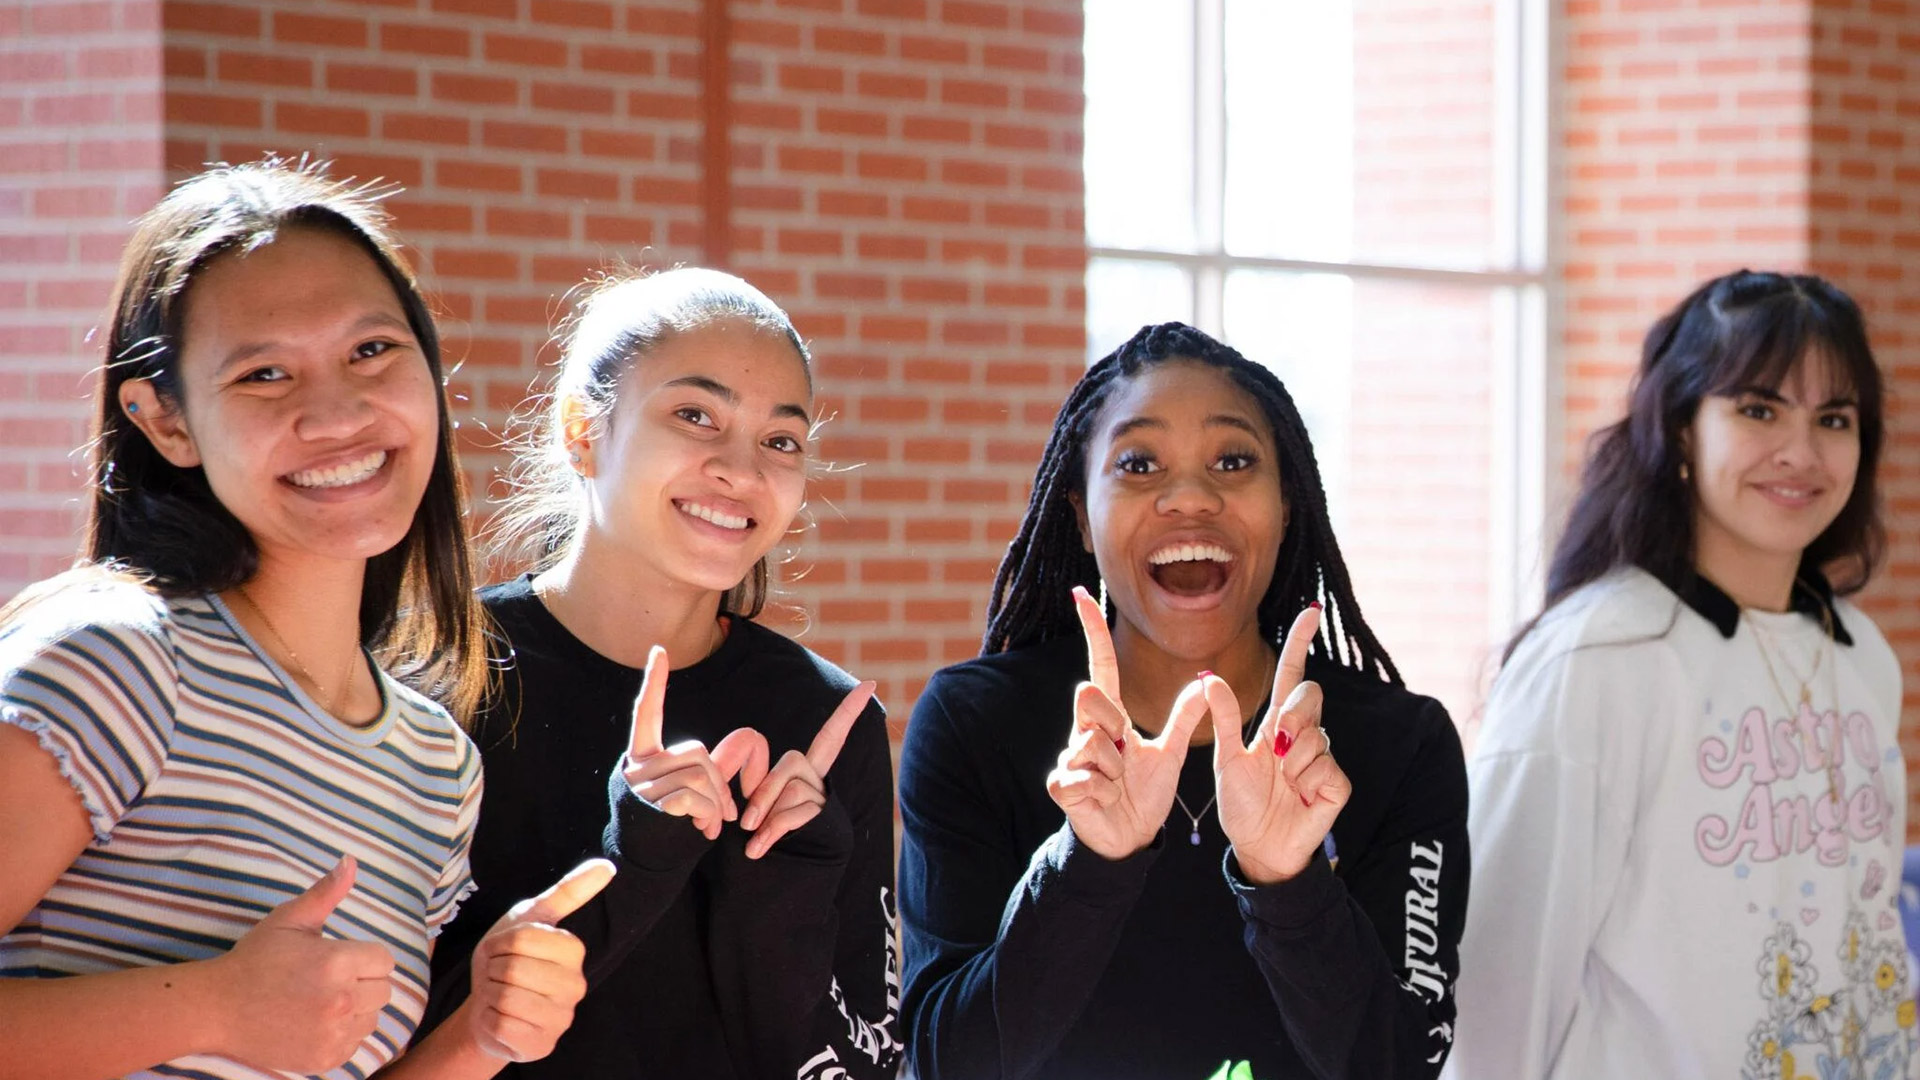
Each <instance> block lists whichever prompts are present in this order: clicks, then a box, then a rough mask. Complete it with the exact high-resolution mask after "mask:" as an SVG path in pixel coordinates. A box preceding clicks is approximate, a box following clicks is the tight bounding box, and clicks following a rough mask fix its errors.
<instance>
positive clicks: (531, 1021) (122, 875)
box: [0, 161, 611, 1078]
mask: <svg viewBox="0 0 1920 1080" xmlns="http://www.w3.org/2000/svg"><path fill="white" fill-rule="evenodd" d="M372 194H374V193H372V192H370V191H369V189H367V188H364V187H363V188H358V189H353V188H349V187H347V186H346V185H343V184H340V183H336V182H333V181H329V180H327V179H326V178H325V177H324V176H322V175H320V174H319V172H318V171H317V170H314V169H309V168H305V167H290V166H287V165H285V164H281V163H278V162H273V161H269V162H265V163H262V164H258V165H248V166H240V167H237V168H221V169H215V170H213V171H211V172H208V173H206V174H203V175H201V176H199V177H196V178H194V179H193V180H190V181H188V182H187V183H185V184H183V185H181V186H180V187H178V188H176V189H175V190H174V191H173V192H172V193H170V194H169V195H168V196H167V197H166V198H165V199H163V200H162V201H161V203H160V204H159V205H158V206H157V207H155V208H154V209H153V210H152V211H151V212H149V213H148V214H147V215H146V216H145V217H144V218H143V219H142V220H141V221H140V223H139V224H138V226H137V228H136V229H135V232H134V236H133V239H132V240H131V242H130V243H129V245H128V247H127V251H126V255H125V258H124V259H123V262H122V266H121V272H120V279H119V282H118V286H117V288H116V291H115V299H114V307H113V324H112V327H111V331H110V336H109V340H108V343H107V364H106V366H105V368H104V375H103V378H102V380H101V384H100V392H99V396H98V404H97V410H98V411H97V414H96V416H95V420H94V428H93V438H92V440H91V443H90V445H91V448H92V463H91V465H92V478H93V483H92V489H91V505H90V519H89V523H88V530H87V537H86V542H85V547H84V549H83V552H82V568H81V569H77V570H76V571H74V572H71V573H69V574H63V575H61V576H60V577H57V578H54V579H52V580H50V581H47V582H43V583H41V584H39V585H37V586H34V587H32V588H30V589H28V590H27V591H26V592H25V593H23V594H22V595H21V596H20V597H18V598H16V599H15V600H14V601H13V602H12V603H10V604H9V605H8V606H7V608H6V609H5V611H4V612H0V929H4V930H5V931H6V933H5V934H4V936H0V1047H4V1052H0V1076H32V1077H36V1078H46V1077H68V1076H71V1077H103V1076H118V1075H126V1074H131V1075H135V1076H141V1077H146V1076H191V1077H215V1078H232V1077H262V1076H267V1075H277V1071H279V1070H289V1071H295V1072H302V1073H314V1072H323V1071H324V1072H328V1073H329V1075H333V1076H341V1077H355V1078H359V1077H365V1076H368V1075H370V1074H372V1073H373V1072H375V1071H376V1070H379V1069H381V1068H382V1067H384V1066H387V1065H388V1064H389V1063H391V1062H394V1061H395V1059H397V1058H398V1057H399V1055H400V1054H401V1052H402V1050H403V1049H404V1048H405V1047H406V1046H407V1043H408V1041H409V1039H410V1038H411V1036H412V1033H413V1030H414V1027H415V1025H416V1023H417V1022H418V1018H419V1016H420V1013H421V1010H422V1007H423V1005H424V1002H425V998H426V982H427V972H428V958H429V955H430V952H431V949H432V939H433V937H434V934H435V933H436V932H437V931H438V929H439V928H440V927H441V926H442V925H443V924H445V923H446V922H447V921H448V920H449V919H451V918H452V917H453V913H454V910H455V908H456V906H457V905H458V903H459V901H460V899H461V897H462V896H463V895H464V894H465V893H466V892H467V891H468V890H469V889H470V888H471V887H472V886H471V884H470V882H469V880H468V876H469V875H468V870H467V847H468V843H469V839H470V836H471V834H472V829H473V822H474V818H475V816H476V813H477V809H478V803H479V797H480V768H479V759H478V755H477V754H476V753H475V752H474V748H473V745H472V744H471V743H470V742H469V741H468V739H467V737H466V736H465V735H464V734H463V733H462V731H461V730H460V728H459V727H458V726H457V725H456V724H455V722H454V721H453V719H452V718H451V717H450V716H449V715H448V713H447V712H446V711H445V710H444V709H442V708H441V707H440V706H438V705H436V704H435V703H434V702H433V701H432V700H430V698H429V697H427V696H425V694H423V693H421V692H418V691H416V690H415V689H410V688H409V687H408V686H407V685H405V684H403V682H401V681H400V680H398V679H396V678H394V677H393V676H391V675H389V674H387V673H386V672H385V671H383V670H382V669H381V668H380V667H379V666H377V665H376V664H375V663H374V662H373V657H374V656H381V657H383V658H387V659H393V658H396V657H397V658H402V659H403V660H404V665H405V666H404V670H399V669H396V670H399V673H400V675H401V676H402V677H403V678H405V679H406V680H407V682H410V683H412V684H413V685H414V686H415V687H419V688H420V689H422V690H426V691H432V692H442V693H445V694H446V695H447V696H448V697H449V698H450V699H451V700H453V701H454V703H455V707H456V710H457V711H458V710H460V709H461V708H462V707H463V706H465V705H467V702H466V701H464V700H463V699H464V698H470V697H471V696H472V695H473V693H474V692H475V691H477V689H478V687H479V685H480V683H481V679H482V669H481V668H480V666H479V665H480V663H481V655H482V654H481V652H480V636H479V633H478V630H477V627H478V621H477V620H478V613H477V610H476V608H475V606H474V604H473V602H472V600H471V599H470V596H471V593H470V584H471V578H470V573H469V566H468V554H467V545H466V537H465V534H464V531H463V528H462V524H461V513H462V507H461V499H462V493H461V487H460V481H459V472H458V470H457V468H456V465H455V461H454V457H453V445H452V440H451V427H450V424H449V422H448V417H447V407H446V402H445V399H444V396H443V395H442V393H441V381H442V372H441V366H440V358H439V347H438V342H437V339H436V337H435V333H434V327H433V323H432V320H431V318H430V317H429V315H428V313H427V310H426V306H425V304H424V303H423V302H422V300H421V297H420V293H419V292H418V289H417V287H416V286H415V284H414V282H413V280H412V277H411V275H410V274H409V273H408V271H407V270H406V269H405V268H404V264H403V263H402V262H401V261H400V260H399V258H398V256H397V253H396V249H395V247H394V243H393V240H392V238H391V237H390V235H389V234H388V232H387V229H386V220H385V216H384V215H383V214H381V213H380V212H379V211H378V210H377V209H376V206H375V203H374V201H373V198H371V197H370V196H371V195H372ZM610 872H611V867H610V866H608V865H607V864H605V863H599V864H595V865H593V866H590V867H585V868H582V870H581V871H580V872H579V873H577V874H575V875H572V876H570V877H569V879H568V880H567V881H564V882H563V883H562V884H561V885H559V886H556V888H555V889H554V890H551V891H550V892H549V894H547V895H543V896H541V897H538V898H536V899H535V900H534V901H530V902H529V903H527V904H524V905H521V906H520V907H519V908H516V909H515V910H514V912H512V913H509V914H508V915H507V916H506V917H504V918H503V919H502V920H501V921H500V923H499V924H497V925H496V926H495V927H494V928H493V931H492V932H491V933H490V934H489V935H487V937H486V938H485V939H484V940H482V941H481V942H480V944H479V946H478V948H477V950H476V955H475V969H476V970H477V971H485V972H487V973H488V974H489V976H490V977H489V978H486V979H482V980H477V982H479V984H480V988H479V989H477V991H476V995H475V998H474V1002H473V1004H472V1005H471V1006H470V1007H469V1009H468V1014H469V1015H468V1018H467V1021H466V1022H464V1023H461V1024H458V1025H454V1024H449V1025H446V1026H444V1027H443V1028H442V1029H441V1031H440V1032H438V1033H436V1035H435V1037H434V1038H433V1039H431V1040H428V1041H427V1042H425V1043H423V1045H422V1046H421V1047H419V1048H417V1050H416V1052H415V1053H414V1054H413V1055H410V1056H409V1058H408V1059H407V1060H406V1061H404V1062H402V1063H400V1064H398V1065H396V1066H395V1067H394V1068H393V1069H392V1070H390V1074H391V1075H395V1076H400V1075H436V1076H490V1075H492V1074H493V1073H494V1072H496V1071H498V1069H499V1068H500V1067H501V1066H502V1064H503V1063H504V1062H505V1061H506V1060H508V1059H513V1058H528V1057H535V1056H538V1055H540V1054H542V1053H544V1052H546V1050H547V1049H548V1048H550V1047H551V1045H552V1042H553V1040H554V1039H555V1038H556V1037H557V1036H558V1033H559V1032H560V1031H561V1030H564V1029H565V1027H566V1024H567V1023H568V1022H569V1021H570V1018H571V1013H572V1007H573V1004H574V1003H575V1002H576V1001H577V1000H578V999H579V997H580V994H581V993H583V992H584V982H583V980H582V978H581V975H580V958H581V955H582V951H581V948H580V945H579V943H578V941H577V940H575V939H573V938H572V937H571V935H568V934H566V933H564V932H562V931H559V930H557V929H554V928H552V927H551V926H549V925H546V924H549V923H552V922H554V921H557V920H558V919H559V918H560V917H561V916H562V915H564V914H566V913H567V911H569V910H570V909H571V908H572V907H574V906H578V904H580V903H582V902H584V900H585V899H586V898H587V897H588V896H590V895H591V894H592V893H593V892H595V891H597V889H598V888H599V886H600V885H603V884H604V883H605V881H606V879H607V877H608V876H609V875H610Z"/></svg>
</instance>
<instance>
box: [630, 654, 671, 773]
mask: <svg viewBox="0 0 1920 1080" xmlns="http://www.w3.org/2000/svg"><path fill="white" fill-rule="evenodd" d="M666 702H667V650H665V649H663V648H661V647H660V646H658V645H655V646H654V647H653V648H652V649H649V650H648V651H647V669H646V675H645V676H643V677H642V678H641V680H640V694H639V696H637V697H635V698H634V699H633V732H632V734H631V735H629V736H628V739H627V758H628V759H629V760H631V761H641V760H643V759H645V758H649V757H652V756H653V755H655V754H657V753H659V752H660V751H662V750H664V749H666V746H665V744H664V743H662V742H661V734H660V726H661V722H662V721H661V717H662V714H664V713H665V711H666Z"/></svg>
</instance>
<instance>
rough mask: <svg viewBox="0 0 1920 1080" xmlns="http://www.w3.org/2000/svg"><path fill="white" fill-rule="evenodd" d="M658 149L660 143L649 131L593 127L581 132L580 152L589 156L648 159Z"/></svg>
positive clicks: (636, 159) (634, 159)
mask: <svg viewBox="0 0 1920 1080" xmlns="http://www.w3.org/2000/svg"><path fill="white" fill-rule="evenodd" d="M657 149H658V143H657V142H656V141H655V139H654V137H653V135H652V134H651V133H648V132H638V131H599V130H595V129H592V128H585V129H582V130H581V132H580V152H581V153H582V154H585V155H587V156H588V157H610V158H626V159H629V160H632V161H646V160H650V159H652V157H653V156H654V154H655V152H656V150H657Z"/></svg>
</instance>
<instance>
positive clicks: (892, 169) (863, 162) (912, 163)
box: [855, 152, 930, 182]
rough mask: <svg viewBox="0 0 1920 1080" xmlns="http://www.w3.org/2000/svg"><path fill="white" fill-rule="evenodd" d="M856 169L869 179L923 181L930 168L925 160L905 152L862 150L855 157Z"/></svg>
mask: <svg viewBox="0 0 1920 1080" xmlns="http://www.w3.org/2000/svg"><path fill="white" fill-rule="evenodd" d="M855 163H856V171H857V172H858V173H859V174H860V175H861V176H862V177H864V178H866V179H869V180H908V181H915V182H919V181H924V180H926V179H927V176H928V174H929V172H930V170H929V169H928V167H927V160H926V159H925V158H921V157H911V156H908V155H906V154H881V153H874V152H863V153H861V154H859V155H858V156H857V158H856V159H855Z"/></svg>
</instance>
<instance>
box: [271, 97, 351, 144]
mask: <svg viewBox="0 0 1920 1080" xmlns="http://www.w3.org/2000/svg"><path fill="white" fill-rule="evenodd" d="M273 126H274V127H275V128H276V129H278V130H280V131H288V132H296V133H299V134H303V135H345V136H364V135H366V134H367V133H368V132H369V131H370V130H371V129H372V122H371V121H370V120H369V118H368V116H367V110H365V109H350V108H340V107H337V106H331V105H303V104H300V103H298V102H293V101H279V102H275V103H274V106H273Z"/></svg>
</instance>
